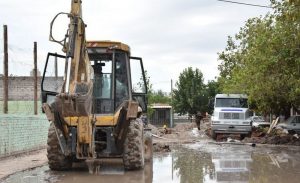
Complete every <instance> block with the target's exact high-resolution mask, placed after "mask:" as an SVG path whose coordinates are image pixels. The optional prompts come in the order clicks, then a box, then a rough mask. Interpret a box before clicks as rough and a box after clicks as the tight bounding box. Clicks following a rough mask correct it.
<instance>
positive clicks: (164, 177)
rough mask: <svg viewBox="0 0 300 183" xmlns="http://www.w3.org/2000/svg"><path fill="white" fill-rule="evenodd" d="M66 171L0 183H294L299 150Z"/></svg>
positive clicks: (197, 147)
mask: <svg viewBox="0 0 300 183" xmlns="http://www.w3.org/2000/svg"><path fill="white" fill-rule="evenodd" d="M90 165H93V166H91V167H94V168H92V169H90V170H92V172H93V174H90V173H89V172H88V167H86V166H85V167H80V166H79V167H76V166H75V167H74V169H73V170H72V171H67V172H55V171H50V170H49V168H48V167H47V166H44V167H41V168H37V169H34V170H30V171H26V172H22V173H18V174H15V175H13V176H10V177H9V178H8V179H6V180H5V181H4V183H11V182H13V183H23V182H33V183H35V182H42V183H45V182H47V183H52V182H63V183H79V182H80V183H82V182H83V183H84V182H88V183H96V182H97V183H98V182H105V183H115V182H122V183H129V182H130V183H151V182H159V183H161V182H163V183H168V182H171V183H174V182H182V183H186V182H188V183H194V182H204V183H211V182H213V183H216V182H223V183H225V182H226V183H229V182H235V183H237V182H239V183H246V182H249V183H252V182H254V183H256V182H264V183H282V182H285V183H298V182H299V180H300V149H299V148H291V147H289V148H279V147H274V148H267V147H255V148H253V147H248V146H238V145H214V144H206V143H198V144H192V145H184V146H177V147H176V148H175V149H174V150H173V151H172V152H171V153H163V154H155V156H154V158H153V164H152V163H147V164H146V166H145V168H144V170H139V171H124V169H123V166H122V163H121V162H115V163H112V162H101V163H100V165H101V166H98V164H95V163H93V164H90Z"/></svg>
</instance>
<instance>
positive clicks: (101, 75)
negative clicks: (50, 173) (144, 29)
mask: <svg viewBox="0 0 300 183" xmlns="http://www.w3.org/2000/svg"><path fill="white" fill-rule="evenodd" d="M81 4H82V1H81V0H71V12H70V13H58V14H57V15H56V16H55V17H54V19H53V21H52V22H51V25H50V41H53V42H56V43H59V44H60V45H62V47H63V52H64V54H63V55H59V54H56V53H48V56H47V61H46V64H45V69H44V73H43V79H42V84H41V92H42V106H43V107H42V108H43V112H45V114H46V116H47V119H48V120H49V121H50V123H51V124H50V128H49V132H48V148H47V152H48V160H49V167H50V169H52V170H66V169H70V168H71V167H72V162H76V161H81V160H96V159H101V158H123V163H124V167H125V169H127V170H133V169H140V168H143V166H144V162H145V161H147V160H152V138H151V134H150V133H149V132H148V131H147V130H146V128H145V124H144V123H143V120H142V118H141V115H143V114H144V113H145V112H146V110H147V102H146V94H147V87H146V83H145V75H144V68H143V63H142V59H141V58H138V57H131V56H130V48H129V46H128V45H126V44H123V43H121V42H113V41H86V39H85V27H86V25H85V24H84V22H83V19H82V8H81ZM64 15H66V16H68V20H70V23H69V26H68V29H67V31H66V34H65V37H64V39H63V40H57V39H55V37H54V36H53V35H54V33H53V29H54V28H53V26H54V24H55V22H56V20H57V19H58V17H61V16H64Z"/></svg>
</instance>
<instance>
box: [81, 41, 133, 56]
mask: <svg viewBox="0 0 300 183" xmlns="http://www.w3.org/2000/svg"><path fill="white" fill-rule="evenodd" d="M86 47H87V48H114V49H119V50H123V51H126V52H129V53H130V47H129V46H128V45H127V44H124V43H121V42H117V41H87V42H86Z"/></svg>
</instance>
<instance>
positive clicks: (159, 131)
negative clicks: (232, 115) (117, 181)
mask: <svg viewBox="0 0 300 183" xmlns="http://www.w3.org/2000/svg"><path fill="white" fill-rule="evenodd" d="M149 127H150V128H151V129H152V131H151V132H152V133H153V134H154V136H153V144H154V151H155V152H159V151H170V146H171V145H172V144H174V143H176V144H178V143H179V144H180V143H181V144H184V143H193V142H196V141H199V140H201V141H203V140H206V141H212V139H211V134H210V129H211V128H210V121H209V120H205V121H201V129H200V131H198V129H197V128H196V124H195V123H182V124H181V123H179V124H177V125H176V126H175V127H174V128H171V129H170V128H167V130H165V129H164V128H162V127H161V128H157V127H155V126H152V125H149ZM267 131H268V128H253V131H252V136H251V137H250V138H249V137H246V138H244V139H241V137H240V135H235V134H220V135H218V137H217V139H216V141H217V142H220V143H221V142H230V143H241V144H253V145H256V144H272V145H294V146H300V138H299V136H298V135H295V134H289V133H287V132H285V131H283V130H281V129H273V130H272V131H271V132H270V133H269V134H268V133H267Z"/></svg>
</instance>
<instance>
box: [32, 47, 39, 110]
mask: <svg viewBox="0 0 300 183" xmlns="http://www.w3.org/2000/svg"><path fill="white" fill-rule="evenodd" d="M33 57H34V61H33V62H34V68H33V78H34V115H37V113H38V112H37V108H38V107H37V82H38V81H37V43H36V42H34V46H33Z"/></svg>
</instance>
